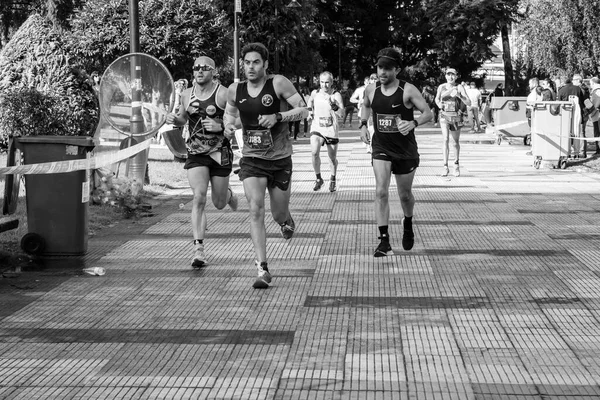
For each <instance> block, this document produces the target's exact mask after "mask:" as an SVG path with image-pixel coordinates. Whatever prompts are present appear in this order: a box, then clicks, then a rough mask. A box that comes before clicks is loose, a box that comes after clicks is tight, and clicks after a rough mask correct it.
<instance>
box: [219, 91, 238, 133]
mask: <svg viewBox="0 0 600 400" xmlns="http://www.w3.org/2000/svg"><path fill="white" fill-rule="evenodd" d="M236 89H237V82H234V83H232V84H231V86H229V89H227V105H226V106H225V114H224V115H223V124H224V125H225V131H224V132H223V134H224V135H225V137H226V138H227V139H231V138H232V137H233V136H234V135H235V130H236V128H239V127H241V126H242V124H241V121H240V112H239V110H238V109H237V106H236V105H235V100H236V99H235V94H236Z"/></svg>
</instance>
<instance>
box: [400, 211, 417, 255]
mask: <svg viewBox="0 0 600 400" xmlns="http://www.w3.org/2000/svg"><path fill="white" fill-rule="evenodd" d="M402 226H404V218H403V219H402ZM414 245H415V234H414V232H413V230H412V227H410V228H409V229H406V228H404V235H402V248H403V249H404V250H410V249H412V248H413V246H414Z"/></svg>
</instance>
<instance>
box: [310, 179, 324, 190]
mask: <svg viewBox="0 0 600 400" xmlns="http://www.w3.org/2000/svg"><path fill="white" fill-rule="evenodd" d="M323 183H325V182H324V181H323V179H317V180H316V181H315V186H314V187H313V190H314V191H315V192H316V191H317V190H320V189H321V187H323Z"/></svg>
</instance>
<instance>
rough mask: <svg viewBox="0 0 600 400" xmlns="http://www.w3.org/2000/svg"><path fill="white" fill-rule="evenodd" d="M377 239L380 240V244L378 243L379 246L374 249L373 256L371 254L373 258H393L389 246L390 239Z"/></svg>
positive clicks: (381, 237) (392, 252)
mask: <svg viewBox="0 0 600 400" xmlns="http://www.w3.org/2000/svg"><path fill="white" fill-rule="evenodd" d="M379 239H381V242H380V243H379V246H377V248H376V249H375V254H373V257H386V256H393V255H394V251H393V250H392V246H390V238H389V237H387V238H386V239H385V240H384V239H383V236H380V237H379Z"/></svg>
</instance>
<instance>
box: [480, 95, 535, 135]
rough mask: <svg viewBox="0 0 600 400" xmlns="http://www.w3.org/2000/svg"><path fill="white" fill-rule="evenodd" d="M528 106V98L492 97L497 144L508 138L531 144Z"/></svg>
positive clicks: (491, 110) (491, 108)
mask: <svg viewBox="0 0 600 400" xmlns="http://www.w3.org/2000/svg"><path fill="white" fill-rule="evenodd" d="M526 104H527V97H496V96H494V97H492V101H491V103H490V112H491V118H492V121H493V123H494V124H493V130H494V134H495V135H496V143H497V144H500V143H502V139H506V138H523V143H524V144H525V145H528V144H529V142H530V138H531V137H530V136H529V124H528V123H527V115H526V113H525V106H526Z"/></svg>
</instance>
